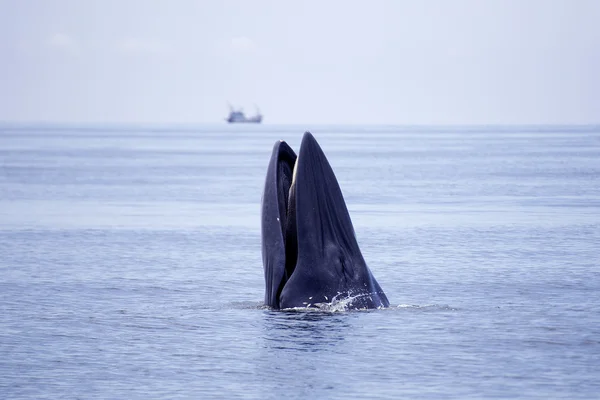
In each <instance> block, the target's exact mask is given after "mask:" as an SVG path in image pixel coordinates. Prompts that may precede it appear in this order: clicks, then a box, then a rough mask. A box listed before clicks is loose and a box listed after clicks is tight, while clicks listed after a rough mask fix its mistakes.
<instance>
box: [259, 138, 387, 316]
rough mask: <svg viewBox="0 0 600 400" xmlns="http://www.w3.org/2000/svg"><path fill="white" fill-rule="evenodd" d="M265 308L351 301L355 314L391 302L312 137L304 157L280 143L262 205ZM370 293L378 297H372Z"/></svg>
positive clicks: (302, 150) (305, 143) (304, 146)
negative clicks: (368, 261) (369, 264)
mask: <svg viewBox="0 0 600 400" xmlns="http://www.w3.org/2000/svg"><path fill="white" fill-rule="evenodd" d="M262 252H263V266H264V271H265V288H266V290H265V304H267V305H269V306H271V307H273V308H288V307H296V306H300V307H302V306H303V305H304V304H309V303H312V304H315V303H319V302H327V301H328V299H332V298H333V297H335V296H338V295H340V294H341V295H343V296H354V298H355V300H354V303H353V305H356V307H357V308H376V307H379V306H382V305H383V306H387V305H388V304H389V303H388V301H387V298H385V295H384V294H383V291H382V290H381V288H380V287H379V285H378V284H377V281H376V280H375V278H374V277H373V276H372V274H371V272H370V271H369V268H368V267H367V265H366V263H365V260H364V259H363V257H362V254H361V252H360V249H359V247H358V242H357V240H356V236H355V234H354V228H353V226H352V221H351V219H350V214H349V213H348V208H347V207H346V203H345V201H344V197H343V195H342V191H341V189H340V186H339V184H338V182H337V179H336V177H335V174H334V173H333V169H332V168H331V166H330V165H329V162H328V161H327V158H326V157H325V154H324V153H323V150H322V149H321V147H320V146H319V144H318V143H317V141H316V140H315V138H314V137H313V136H312V134H310V133H309V132H306V133H305V134H304V137H303V138H302V144H301V146H300V152H299V154H298V155H296V153H294V151H293V150H292V148H291V147H290V146H289V145H288V144H287V143H285V142H284V141H279V142H277V143H275V146H274V148H273V153H272V155H271V160H270V163H269V166H268V169H267V176H266V180H265V190H264V194H263V200H262ZM373 295H374V296H375V297H373Z"/></svg>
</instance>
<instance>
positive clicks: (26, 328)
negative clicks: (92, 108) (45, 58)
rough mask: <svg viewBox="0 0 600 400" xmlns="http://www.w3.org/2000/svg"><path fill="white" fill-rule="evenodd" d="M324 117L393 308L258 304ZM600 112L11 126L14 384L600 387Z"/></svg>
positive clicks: (249, 391) (172, 389)
mask: <svg viewBox="0 0 600 400" xmlns="http://www.w3.org/2000/svg"><path fill="white" fill-rule="evenodd" d="M307 129H310V130H311V131H312V132H313V134H314V135H315V137H316V139H317V140H318V141H319V143H320V145H321V147H322V148H323V150H324V152H325V154H326V155H327V157H328V159H329V161H330V163H331V165H332V167H333V169H334V171H335V173H336V175H337V178H338V181H339V183H340V186H341V188H342V191H343V193H344V196H345V199H346V203H347V205H348V208H349V211H350V215H351V217H352V220H353V223H354V228H355V231H356V235H357V239H358V242H359V245H360V248H361V250H362V252H363V255H364V257H365V259H366V261H367V263H368V265H369V267H370V268H371V270H372V272H373V274H374V276H375V277H376V278H377V280H378V282H379V283H380V285H381V286H382V288H383V289H384V291H385V292H386V294H387V297H388V298H389V300H390V302H391V303H392V305H391V307H390V308H389V309H385V310H371V311H352V312H348V311H344V310H343V309H332V310H329V311H327V312H323V311H314V310H300V311H296V312H281V311H271V310H268V309H265V308H264V307H262V300H263V295H264V286H263V285H264V280H263V270H262V260H261V243H260V201H261V195H262V189H263V184H264V177H265V171H266V167H267V164H268V161H269V157H270V154H271V150H272V147H273V144H274V143H275V141H276V140H280V139H284V140H286V141H288V143H289V144H290V145H291V146H292V147H293V148H294V149H295V150H296V151H297V150H298V147H299V145H300V141H301V138H302V133H303V132H304V130H307ZM599 293H600V127H593V126H592V127H590V126H560V127H556V126H525V127H504V126H491V127H484V126H479V127H477V126H475V127H424V126H415V127H407V126H405V127H394V126H389V127H388V126H309V125H307V126H269V125H230V126H225V125H212V126H210V125H205V126H89V125H88V126H76V125H29V126H25V125H6V124H4V125H2V126H0V355H1V357H0V397H1V398H4V399H42V398H47V399H58V398H61V399H71V398H72V399H76V398H78V399H108V398H113V399H150V398H152V399H159V398H163V399H174V398H178V399H202V398H249V399H281V398H285V399H296V398H297V399H350V398H389V399H397V398H412V399H437V398H448V399H450V398H460V399H464V398H523V399H530V398H544V399H545V398H568V399H575V398H582V399H583V398H600V294H599Z"/></svg>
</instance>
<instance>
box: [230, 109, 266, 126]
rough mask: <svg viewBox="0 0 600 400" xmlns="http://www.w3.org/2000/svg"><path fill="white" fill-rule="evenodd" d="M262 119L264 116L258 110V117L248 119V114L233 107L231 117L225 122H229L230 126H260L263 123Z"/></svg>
mask: <svg viewBox="0 0 600 400" xmlns="http://www.w3.org/2000/svg"><path fill="white" fill-rule="evenodd" d="M262 117H263V116H262V115H261V114H260V111H258V109H257V110H256V115H254V116H252V117H246V114H244V112H243V111H242V109H241V108H240V109H238V110H236V109H234V108H233V107H232V106H229V116H228V117H227V118H226V119H225V121H227V122H229V123H230V124H234V123H244V122H247V123H248V122H249V123H255V124H260V123H261V122H262Z"/></svg>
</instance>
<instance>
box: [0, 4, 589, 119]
mask: <svg viewBox="0 0 600 400" xmlns="http://www.w3.org/2000/svg"><path fill="white" fill-rule="evenodd" d="M0 57H1V60H2V61H1V63H0V121H16V122H30V121H36V122H40V121H41V122H44V121H47V122H84V123H94V122H110V123H122V122H124V123H137V122H143V123H153V122H156V123H181V124H193V123H204V122H207V123H211V122H216V123H220V122H222V121H223V118H224V117H225V116H226V114H227V111H228V109H227V102H228V101H229V102H231V103H233V104H236V105H241V106H244V108H245V110H246V111H250V112H253V111H254V104H257V105H259V106H260V108H261V111H262V112H263V113H264V114H265V122H266V123H341V124H354V123H368V124H485V123H501V124H530V123H533V124H535V123H540V124H553V123H559V124H563V123H565V124H566V123H582V124H585V123H599V122H600V73H599V72H598V71H600V1H598V0H589V1H588V0H565V1H553V0H527V1H525V0H514V1H513V0H478V1H476V0H470V1H469V0H464V1H458V0H456V1H453V0H430V1H427V0H415V1H403V0H389V1H383V0H380V1H378V0H374V1H367V0H362V1H348V0H346V1H336V0H329V1H321V0H319V1H311V0H303V1H287V0H272V1H267V0H264V1H263V0H257V1H250V0H249V1H242V0H239V1H233V0H231V1H227V0H214V1H208V0H206V1H192V0H173V1H167V0H164V1H163V0H38V1H34V0H0Z"/></svg>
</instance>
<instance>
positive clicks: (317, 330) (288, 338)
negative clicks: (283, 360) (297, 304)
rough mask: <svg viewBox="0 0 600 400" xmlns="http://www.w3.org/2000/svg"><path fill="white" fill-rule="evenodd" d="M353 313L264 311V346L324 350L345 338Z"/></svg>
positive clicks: (306, 350)
mask: <svg viewBox="0 0 600 400" xmlns="http://www.w3.org/2000/svg"><path fill="white" fill-rule="evenodd" d="M352 318H353V313H326V312H315V311H306V312H300V311H265V312H264V314H263V331H264V335H263V338H264V341H265V344H264V347H265V348H267V349H277V350H292V351H300V352H319V351H327V350H329V349H331V348H332V347H335V346H336V345H338V344H339V343H340V342H342V341H343V340H344V336H345V335H346V333H347V332H348V331H349V330H350V328H351V324H350V323H349V321H350V320H351V319H352Z"/></svg>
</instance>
